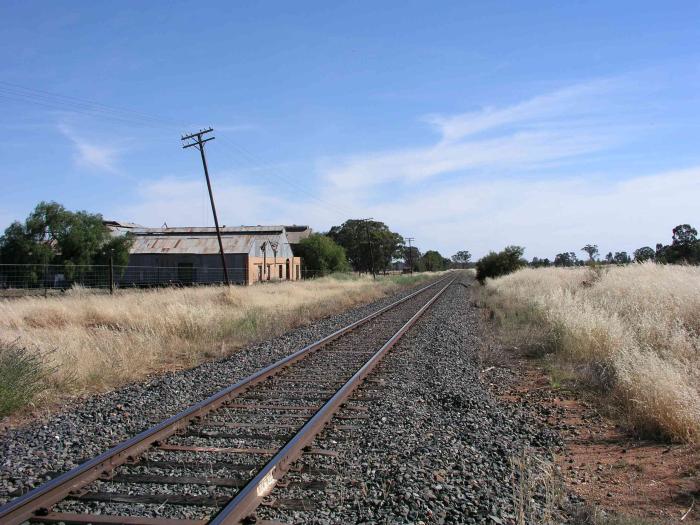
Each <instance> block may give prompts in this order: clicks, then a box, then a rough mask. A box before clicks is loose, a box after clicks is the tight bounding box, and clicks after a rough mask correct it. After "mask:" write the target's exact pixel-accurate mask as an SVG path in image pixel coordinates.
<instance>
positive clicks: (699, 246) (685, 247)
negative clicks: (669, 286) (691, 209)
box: [656, 224, 700, 264]
mask: <svg viewBox="0 0 700 525" xmlns="http://www.w3.org/2000/svg"><path fill="white" fill-rule="evenodd" d="M672 233H673V235H672V242H671V244H670V245H667V246H664V245H663V244H661V243H659V244H657V245H656V261H657V262H661V263H669V264H683V263H685V264H699V263H700V241H699V240H698V232H697V230H696V229H695V228H693V227H692V226H691V225H690V224H679V225H678V226H676V227H675V228H673V232H672Z"/></svg>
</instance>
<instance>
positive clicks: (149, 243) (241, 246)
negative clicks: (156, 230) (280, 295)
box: [131, 235, 259, 255]
mask: <svg viewBox="0 0 700 525" xmlns="http://www.w3.org/2000/svg"><path fill="white" fill-rule="evenodd" d="M256 239H259V237H258V236H256V235H231V236H222V238H221V243H222V244H223V245H224V252H225V253H249V252H250V250H251V248H252V246H253V243H254V242H255V240H256ZM131 253H132V254H146V253H151V254H152V253H189V254H200V255H206V254H216V253H219V242H218V240H217V238H216V235H207V236H181V235H176V236H150V235H135V237H134V243H133V244H132V246H131Z"/></svg>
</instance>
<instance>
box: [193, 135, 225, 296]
mask: <svg viewBox="0 0 700 525" xmlns="http://www.w3.org/2000/svg"><path fill="white" fill-rule="evenodd" d="M212 131H214V130H213V129H212V128H209V129H203V130H200V131H198V132H197V133H192V134H190V135H186V136H183V137H182V139H181V140H183V141H186V140H190V139H191V140H193V141H194V142H190V143H189V144H185V145H184V146H182V148H183V149H185V148H191V147H192V146H194V147H196V148H197V149H198V150H199V153H200V154H201V156H202V166H204V177H206V179H207V189H208V190H209V201H210V202H211V212H212V213H213V214H214V225H215V226H216V238H217V239H218V240H219V253H220V254H221V266H222V267H223V269H224V282H226V285H227V286H228V285H230V284H231V283H230V282H229V280H228V269H227V268H226V257H225V256H224V243H223V242H221V231H220V230H219V218H218V217H217V216H216V205H215V204H214V194H213V193H212V191H211V181H210V180H209V169H208V168H207V158H206V156H205V155H204V143H205V142H209V141H210V140H214V137H209V138H206V139H202V136H203V135H206V134H207V133H211V132H212Z"/></svg>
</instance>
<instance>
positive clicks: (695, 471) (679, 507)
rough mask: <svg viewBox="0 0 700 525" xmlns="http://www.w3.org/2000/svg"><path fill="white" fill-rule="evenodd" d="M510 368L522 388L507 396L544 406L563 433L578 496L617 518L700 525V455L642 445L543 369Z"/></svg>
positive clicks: (564, 470)
mask: <svg viewBox="0 0 700 525" xmlns="http://www.w3.org/2000/svg"><path fill="white" fill-rule="evenodd" d="M508 361H509V362H508V363H507V366H508V368H510V369H511V371H512V372H513V373H514V377H515V380H514V381H513V383H512V384H510V385H508V386H506V387H505V388H503V386H501V388H499V389H498V393H499V396H500V397H501V398H503V399H506V400H509V401H512V402H514V403H526V404H537V405H539V410H537V411H535V412H536V413H539V414H542V418H543V422H546V423H547V424H548V425H550V426H551V427H553V428H555V429H557V430H558V431H559V433H560V434H561V436H562V437H563V439H564V448H563V451H562V453H560V454H558V455H557V457H556V461H557V464H558V466H559V468H560V470H561V474H562V477H563V481H564V483H565V485H566V487H567V489H568V490H569V491H570V492H572V493H575V494H576V495H578V496H579V497H580V498H582V499H583V500H584V501H585V502H586V503H587V504H591V505H595V506H596V507H598V508H599V509H602V510H604V511H606V512H610V513H614V515H619V516H625V517H629V518H638V519H640V521H641V520H642V519H643V520H649V521H650V522H652V523H654V522H658V523H663V524H666V523H682V524H700V450H699V449H698V447H693V446H688V445H674V444H668V443H659V442H652V441H644V440H639V439H635V438H634V437H633V436H631V435H629V434H628V433H626V432H625V431H624V430H623V429H622V428H620V427H619V426H618V425H616V424H615V422H614V421H612V420H611V419H609V418H607V417H605V416H604V415H602V414H601V413H600V412H599V411H598V409H597V406H596V404H595V402H593V401H587V400H586V399H585V394H583V393H580V392H579V393H577V392H576V391H574V390H571V389H567V388H566V387H561V386H560V387H554V386H552V385H551V382H550V379H549V376H548V375H547V374H546V373H545V371H544V370H543V369H542V368H540V367H539V366H537V362H536V361H533V360H531V359H527V358H524V357H520V356H518V355H517V354H511V356H510V358H509V359H508ZM630 522H631V523H634V520H630ZM645 523H646V521H645Z"/></svg>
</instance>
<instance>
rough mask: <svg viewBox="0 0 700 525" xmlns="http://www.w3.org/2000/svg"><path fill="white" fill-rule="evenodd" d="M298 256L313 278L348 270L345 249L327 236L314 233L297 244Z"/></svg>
mask: <svg viewBox="0 0 700 525" xmlns="http://www.w3.org/2000/svg"><path fill="white" fill-rule="evenodd" d="M299 255H300V256H301V258H302V259H303V261H304V265H305V266H306V270H307V271H309V272H311V273H312V275H313V276H314V277H322V276H324V275H328V274H329V273H334V272H346V271H348V270H349V269H350V265H349V264H348V259H347V257H346V255H345V249H344V248H343V247H342V246H340V245H339V244H337V243H336V242H335V241H334V240H333V239H331V238H330V237H328V236H327V235H321V234H319V233H315V234H313V235H310V236H309V237H307V238H306V239H303V240H302V241H301V242H300V243H299Z"/></svg>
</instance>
